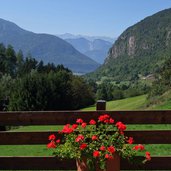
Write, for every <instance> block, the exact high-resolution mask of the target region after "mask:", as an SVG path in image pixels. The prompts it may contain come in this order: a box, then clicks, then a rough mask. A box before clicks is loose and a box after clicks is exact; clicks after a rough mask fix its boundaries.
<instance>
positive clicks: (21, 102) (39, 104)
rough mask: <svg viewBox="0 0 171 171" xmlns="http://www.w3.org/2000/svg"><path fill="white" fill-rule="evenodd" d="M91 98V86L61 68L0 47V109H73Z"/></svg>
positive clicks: (9, 48) (92, 95)
mask: <svg viewBox="0 0 171 171" xmlns="http://www.w3.org/2000/svg"><path fill="white" fill-rule="evenodd" d="M80 92H82V93H80ZM94 98H95V97H94V93H93V91H92V88H91V86H89V85H88V84H87V83H85V81H84V80H83V79H82V78H80V77H78V76H75V75H73V74H72V72H71V71H70V70H69V69H67V68H65V67H64V66H63V65H57V66H56V65H54V64H53V63H48V64H46V65H45V64H44V63H43V62H42V61H40V62H38V61H37V60H36V59H35V58H33V57H31V56H30V57H26V58H24V56H23V53H22V51H19V52H15V51H14V49H13V47H12V46H11V45H8V47H5V46H4V45H3V44H0V110H14V111H16V110H17V111H20V110H22V111H25V110H27V111H30V110H32V111H36V110H72V109H79V108H82V107H85V106H87V105H90V104H93V103H94V101H95V99H94Z"/></svg>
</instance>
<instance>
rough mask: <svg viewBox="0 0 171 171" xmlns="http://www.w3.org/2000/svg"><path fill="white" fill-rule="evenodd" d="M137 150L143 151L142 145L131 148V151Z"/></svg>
mask: <svg viewBox="0 0 171 171" xmlns="http://www.w3.org/2000/svg"><path fill="white" fill-rule="evenodd" d="M139 149H140V150H141V151H142V150H144V146H143V145H142V144H138V145H136V146H134V147H133V150H139Z"/></svg>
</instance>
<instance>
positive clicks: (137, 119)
mask: <svg viewBox="0 0 171 171" xmlns="http://www.w3.org/2000/svg"><path fill="white" fill-rule="evenodd" d="M103 113H107V114H110V115H111V116H112V117H113V118H114V119H115V121H122V122H124V123H126V124H171V110H165V111H162V110H161V111H153V110H152V111H89V112H86V111H84V112H83V111H54V112H46V111H42V112H41V111H39V112H0V126H4V125H64V124H66V123H71V124H72V123H75V121H76V119H77V118H83V120H84V121H85V122H88V121H89V120H90V119H97V118H98V116H99V115H100V114H103Z"/></svg>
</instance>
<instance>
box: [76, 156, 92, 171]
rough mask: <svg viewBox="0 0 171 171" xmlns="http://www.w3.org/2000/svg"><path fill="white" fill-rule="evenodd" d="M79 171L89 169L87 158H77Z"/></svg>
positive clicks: (87, 170)
mask: <svg viewBox="0 0 171 171" xmlns="http://www.w3.org/2000/svg"><path fill="white" fill-rule="evenodd" d="M76 165H77V171H89V169H88V166H87V159H86V158H83V159H82V160H78V159H77V160H76Z"/></svg>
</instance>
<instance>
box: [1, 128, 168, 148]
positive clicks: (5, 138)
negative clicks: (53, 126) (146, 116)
mask: <svg viewBox="0 0 171 171" xmlns="http://www.w3.org/2000/svg"><path fill="white" fill-rule="evenodd" d="M50 134H55V135H56V136H57V137H58V138H61V137H62V135H61V134H58V133H57V131H56V132H55V131H53V132H52V131H49V132H48V131H46V132H5V131H4V132H0V145H21V144H25V145H26V144H47V143H48V142H49V141H48V136H49V135H50ZM125 134H126V135H127V136H131V137H134V139H135V143H136V144H139V143H141V144H171V130H163V131H161V130H159V131H126V132H125Z"/></svg>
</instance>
